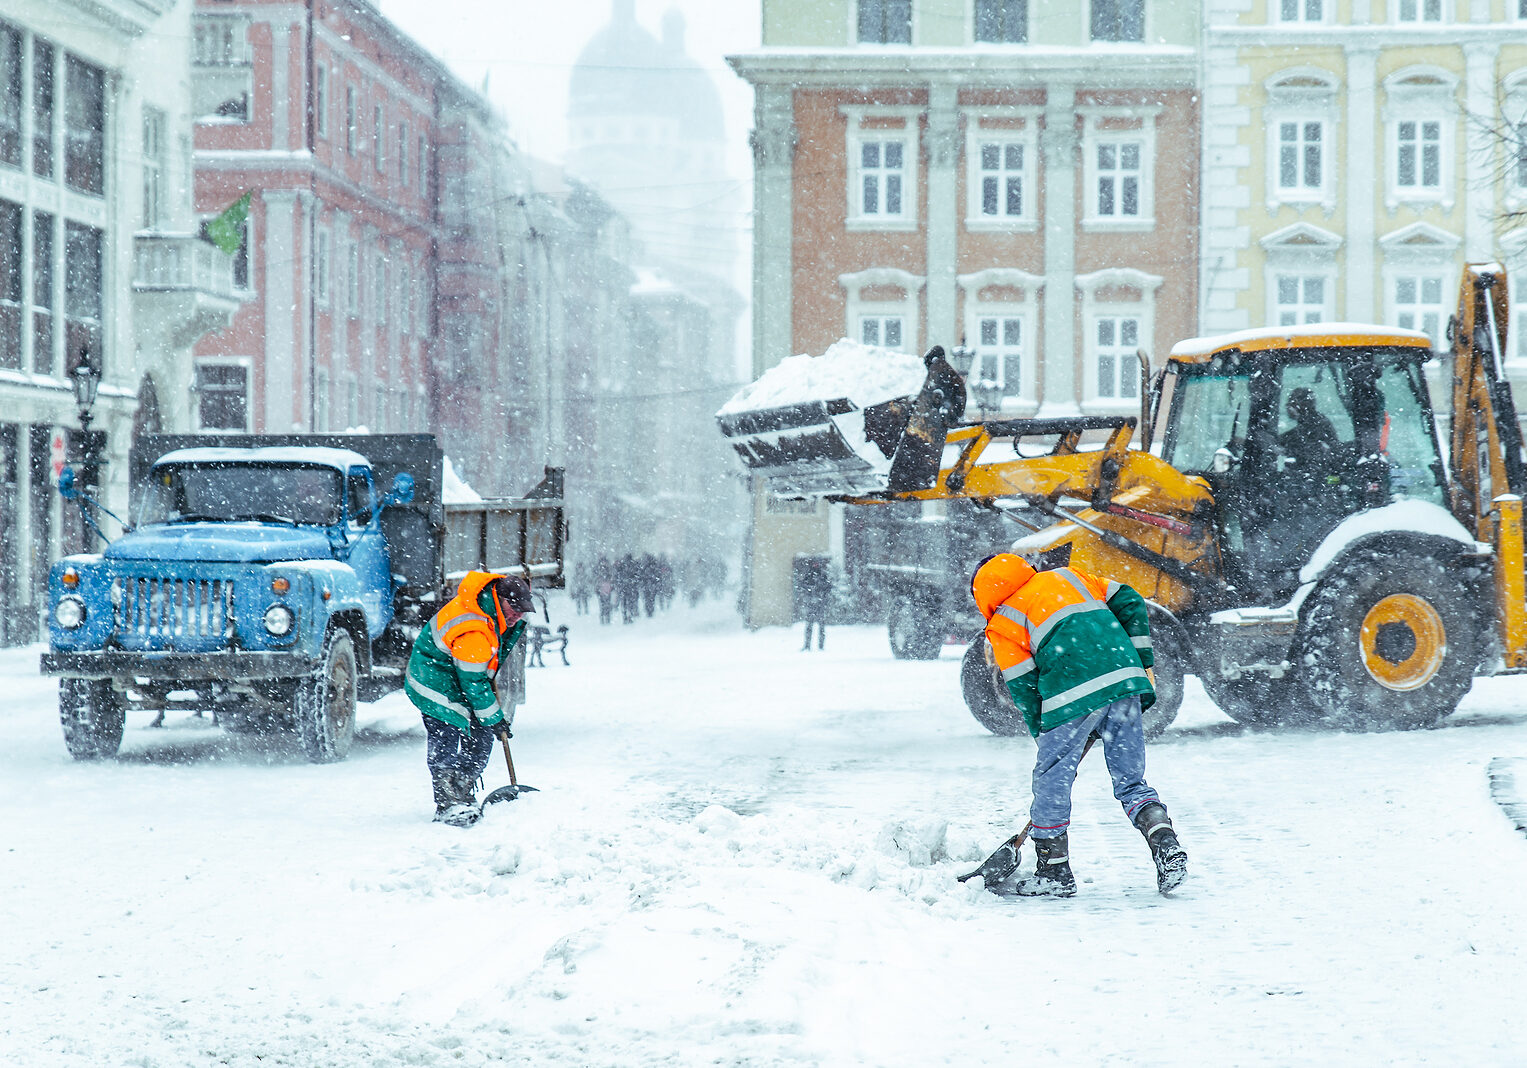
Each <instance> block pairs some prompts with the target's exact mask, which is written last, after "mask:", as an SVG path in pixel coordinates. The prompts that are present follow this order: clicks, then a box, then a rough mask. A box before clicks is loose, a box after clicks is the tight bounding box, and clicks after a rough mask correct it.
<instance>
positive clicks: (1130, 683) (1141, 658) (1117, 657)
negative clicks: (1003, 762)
mask: <svg viewBox="0 0 1527 1068" xmlns="http://www.w3.org/2000/svg"><path fill="white" fill-rule="evenodd" d="M970 591H971V594H972V595H973V596H974V597H975V600H976V607H978V608H979V609H980V610H981V615H982V616H984V617H985V619H986V639H987V641H989V642H991V647H992V653H993V654H994V655H995V656H996V660H997V667H998V668H999V669H1000V670H1001V672H1002V678H1003V680H1004V681H1005V682H1006V683H1007V691H1008V693H1009V694H1011V695H1012V698H1013V703H1014V704H1016V705H1017V706H1018V709H1019V711H1021V712H1022V713H1023V718H1024V722H1025V723H1027V724H1028V727H1029V733H1031V734H1034V735H1036V736H1037V735H1038V734H1039V733H1040V732H1041V731H1047V730H1049V729H1050V728H1051V727H1056V726H1059V725H1060V724H1062V723H1066V722H1068V721H1070V720H1073V719H1077V718H1079V717H1081V716H1085V715H1087V714H1088V713H1090V712H1092V711H1094V710H1096V709H1099V708H1102V707H1103V706H1104V705H1106V704H1108V703H1110V702H1112V701H1116V700H1118V699H1119V698H1121V697H1128V696H1130V695H1131V694H1138V695H1139V696H1140V701H1141V705H1142V707H1145V708H1149V707H1150V706H1151V705H1152V704H1153V703H1154V702H1155V700H1156V691H1155V689H1154V688H1153V687H1152V686H1151V683H1150V678H1149V677H1148V676H1147V675H1146V673H1145V669H1146V668H1148V667H1150V666H1151V665H1152V664H1153V663H1154V658H1153V655H1152V651H1151V628H1150V621H1149V619H1148V617H1147V615H1146V607H1145V598H1143V597H1141V596H1140V594H1139V593H1137V592H1136V591H1135V589H1134V588H1133V587H1131V586H1126V585H1124V584H1123V583H1120V582H1109V581H1107V580H1106V579H1100V578H1098V577H1097V576H1095V575H1089V574H1087V573H1086V572H1085V571H1078V570H1076V569H1075V568H1069V567H1061V568H1056V569H1054V570H1052V571H1040V572H1036V571H1035V570H1034V569H1033V568H1032V567H1030V566H1029V565H1028V564H1027V563H1026V562H1025V561H1024V559H1023V558H1022V557H1021V556H1017V555H1015V554H1013V553H1001V554H999V555H997V556H994V557H992V558H991V559H990V560H987V561H986V562H985V563H984V564H982V565H981V566H980V568H978V569H977V570H976V573H975V577H974V578H972V579H971V583H970Z"/></svg>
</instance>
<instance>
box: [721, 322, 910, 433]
mask: <svg viewBox="0 0 1527 1068" xmlns="http://www.w3.org/2000/svg"><path fill="white" fill-rule="evenodd" d="M925 374H926V370H925V368H924V367H923V361H922V360H921V359H920V358H918V357H916V356H909V355H907V354H906V353H904V352H892V351H891V350H890V349H882V348H878V347H876V346H874V345H864V344H861V343H860V342H857V341H850V340H849V339H848V338H843V339H842V340H841V341H838V342H836V343H835V344H834V345H833V346H832V347H831V348H829V349H828V350H827V351H826V352H824V353H822V355H820V356H812V355H810V354H807V353H802V354H801V355H799V356H787V357H785V358H784V359H783V360H781V361H780V362H779V363H778V364H777V365H775V366H774V367H771V368H769V370H767V371H765V372H764V373H763V374H762V375H761V376H760V377H759V379H758V381H756V382H753V383H752V384H751V385H747V386H744V387H743V388H742V389H741V390H739V391H738V392H737V394H736V395H735V396H733V397H732V399H731V400H729V401H727V402H726V404H725V405H723V406H722V408H721V410H720V411H718V412H717V413H716V414H717V415H718V416H720V415H735V414H737V413H739V412H749V411H757V410H759V409H763V408H779V407H783V406H784V405H787V404H801V403H804V402H806V401H814V400H832V399H834V398H836V397H847V398H848V399H849V400H851V401H853V402H854V404H856V405H858V406H859V407H860V408H868V407H869V406H870V405H872V404H880V403H882V402H884V401H888V400H892V399H894V398H896V397H910V396H913V395H914V394H916V393H917V391H918V390H919V389H920V388H922V384H923V378H924V376H925Z"/></svg>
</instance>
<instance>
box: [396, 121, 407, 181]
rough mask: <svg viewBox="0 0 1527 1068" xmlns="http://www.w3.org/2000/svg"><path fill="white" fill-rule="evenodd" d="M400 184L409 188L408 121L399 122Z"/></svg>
mask: <svg viewBox="0 0 1527 1068" xmlns="http://www.w3.org/2000/svg"><path fill="white" fill-rule="evenodd" d="M398 184H399V185H401V186H402V187H403V188H404V189H407V188H408V120H407V119H402V120H399V122H398Z"/></svg>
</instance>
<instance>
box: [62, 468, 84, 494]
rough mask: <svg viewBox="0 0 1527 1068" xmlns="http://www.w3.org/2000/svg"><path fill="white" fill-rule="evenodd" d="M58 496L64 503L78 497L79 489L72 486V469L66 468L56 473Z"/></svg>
mask: <svg viewBox="0 0 1527 1068" xmlns="http://www.w3.org/2000/svg"><path fill="white" fill-rule="evenodd" d="M58 495H59V496H60V497H62V498H63V499H64V500H66V501H72V500H74V498H76V497H78V496H79V495H80V490H79V487H78V486H76V485H75V484H74V468H72V467H66V468H64V469H63V470H62V471H60V472H59V473H58Z"/></svg>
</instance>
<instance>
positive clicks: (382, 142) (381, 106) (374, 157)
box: [371, 100, 387, 174]
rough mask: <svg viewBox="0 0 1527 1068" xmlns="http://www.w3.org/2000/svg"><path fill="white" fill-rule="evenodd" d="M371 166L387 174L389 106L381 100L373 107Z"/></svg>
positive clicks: (377, 171) (379, 172) (380, 172)
mask: <svg viewBox="0 0 1527 1068" xmlns="http://www.w3.org/2000/svg"><path fill="white" fill-rule="evenodd" d="M371 164H372V166H373V167H374V168H375V170H376V173H378V174H386V173H387V105H386V104H385V103H383V102H382V101H380V100H379V101H377V102H375V103H373V104H372V105H371Z"/></svg>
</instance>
